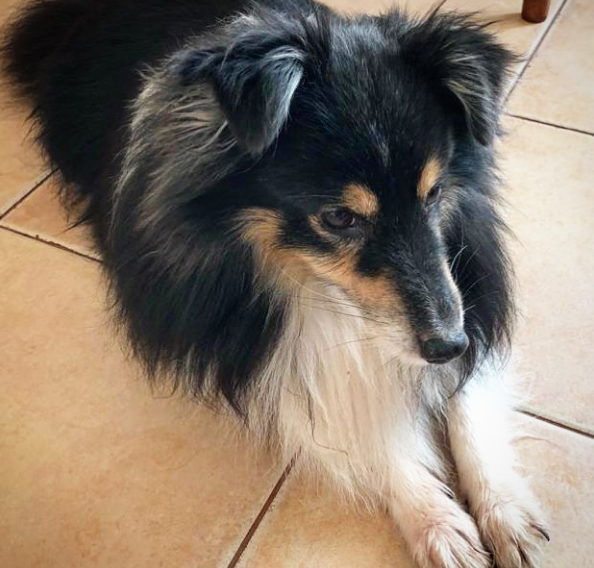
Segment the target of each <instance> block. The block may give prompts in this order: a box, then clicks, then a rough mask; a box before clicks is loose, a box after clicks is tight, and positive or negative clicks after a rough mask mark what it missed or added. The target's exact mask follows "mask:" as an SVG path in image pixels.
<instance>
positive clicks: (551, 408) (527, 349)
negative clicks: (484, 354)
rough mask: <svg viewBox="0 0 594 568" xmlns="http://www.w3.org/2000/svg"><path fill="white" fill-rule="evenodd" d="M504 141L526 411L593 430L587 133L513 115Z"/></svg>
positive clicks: (592, 172)
mask: <svg viewBox="0 0 594 568" xmlns="http://www.w3.org/2000/svg"><path fill="white" fill-rule="evenodd" d="M507 126H508V129H509V130H510V135H509V136H508V137H507V138H506V139H505V140H504V142H503V144H502V151H503V152H502V153H503V172H504V176H505V178H506V179H507V184H508V186H509V188H508V191H507V197H508V199H509V202H510V207H509V208H508V213H509V220H510V223H511V226H512V228H513V230H514V232H515V234H516V236H517V240H516V241H514V242H513V243H512V245H513V253H514V258H515V262H516V267H517V281H518V293H519V301H520V307H521V312H522V317H521V319H520V322H519V326H518V333H517V339H516V342H515V347H516V349H515V351H516V355H517V358H518V369H519V372H520V374H521V375H522V377H523V378H524V379H525V380H526V384H527V388H528V389H529V392H530V395H531V396H530V398H529V402H528V405H529V406H530V407H531V408H533V409H535V410H536V411H538V412H541V413H543V414H545V415H547V416H553V417H556V418H561V419H562V420H564V421H566V422H567V423H569V424H573V425H578V427H580V428H582V429H586V430H589V431H594V382H593V381H592V380H591V378H592V338H593V337H594V303H593V302H592V279H593V278H594V256H593V255H592V254H591V249H592V243H593V242H594V224H593V223H592V219H594V201H593V200H592V179H594V162H592V156H593V155H594V137H591V136H587V135H583V134H578V133H574V132H570V131H567V130H560V129H557V128H553V127H549V126H543V125H539V124H535V123H531V122H528V121H523V120H519V119H511V120H509V121H508V123H507Z"/></svg>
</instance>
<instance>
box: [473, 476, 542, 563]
mask: <svg viewBox="0 0 594 568" xmlns="http://www.w3.org/2000/svg"><path fill="white" fill-rule="evenodd" d="M523 493H525V494H524V495H517V494H516V495H514V496H510V495H509V494H508V493H503V494H492V495H490V496H488V497H487V498H486V499H485V500H484V501H483V502H482V503H481V505H480V506H479V507H478V509H477V511H476V519H477V523H478V526H479V530H480V533H481V536H482V539H483V542H484V543H485V544H486V545H487V546H488V547H489V549H490V550H491V552H492V553H493V556H494V557H495V562H496V565H497V568H537V567H538V566H539V557H540V552H541V548H542V546H543V545H544V544H545V542H547V541H549V534H548V531H547V528H546V526H545V524H544V523H543V521H542V520H541V513H540V509H539V507H538V504H537V502H536V500H535V499H534V497H532V495H531V494H530V492H529V490H528V489H527V488H526V489H525V491H523Z"/></svg>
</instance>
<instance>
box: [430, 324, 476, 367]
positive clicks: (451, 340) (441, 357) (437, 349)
mask: <svg viewBox="0 0 594 568" xmlns="http://www.w3.org/2000/svg"><path fill="white" fill-rule="evenodd" d="M467 348H468V337H467V336H466V334H465V333H464V332H463V331H460V332H457V333H455V334H452V335H439V336H431V337H428V338H427V339H424V340H421V355H422V356H423V359H425V361H427V362H428V363H436V364H441V363H447V362H448V361H451V360H452V359H455V358H456V357H460V355H462V354H463V353H464V351H466V349H467Z"/></svg>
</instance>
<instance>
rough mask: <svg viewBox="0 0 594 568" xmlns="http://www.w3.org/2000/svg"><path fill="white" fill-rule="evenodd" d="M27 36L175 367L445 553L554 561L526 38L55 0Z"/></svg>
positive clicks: (75, 180) (15, 68)
mask: <svg viewBox="0 0 594 568" xmlns="http://www.w3.org/2000/svg"><path fill="white" fill-rule="evenodd" d="M4 55H5V61H6V65H5V67H6V69H5V70H6V73H7V76H8V77H9V78H10V80H11V82H12V84H13V85H14V86H15V87H16V90H17V92H18V94H19V96H21V97H22V98H24V99H25V100H26V101H28V104H29V105H30V106H31V108H32V117H33V120H34V122H35V124H36V128H37V136H38V140H39V143H40V146H41V148H42V149H43V151H44V153H45V155H46V156H47V158H48V161H49V163H50V164H51V166H52V167H54V168H55V169H56V170H57V171H58V173H59V175H60V177H61V179H62V181H63V184H62V185H63V196H64V197H65V200H66V201H67V202H68V203H69V204H70V205H71V204H73V203H77V204H78V206H79V208H80V207H81V208H82V209H83V213H82V215H81V217H80V222H86V223H88V224H89V225H90V226H91V228H92V231H93V235H94V239H95V242H96V243H97V247H98V249H99V250H100V252H101V254H102V257H103V259H104V266H105V271H106V273H107V275H108V276H109V281H110V285H111V292H112V294H113V297H114V299H115V305H116V312H117V313H116V318H117V321H119V322H121V323H122V324H123V326H124V328H125V329H126V330H127V334H128V337H129V342H130V345H131V347H132V349H133V351H134V353H135V354H136V355H137V356H138V358H139V360H140V361H142V363H143V364H144V367H145V368H146V373H147V376H148V377H149V378H152V379H155V378H157V377H167V378H168V379H169V380H170V381H172V384H173V385H174V387H175V388H179V389H181V390H183V392H185V393H187V394H188V395H190V396H192V397H196V398H198V399H200V400H202V401H205V402H206V403H209V404H214V405H216V406H217V407H218V408H220V409H221V411H222V412H225V410H229V411H231V410H232V411H233V412H228V414H230V415H231V414H232V415H234V416H237V417H239V419H240V420H241V421H242V422H243V423H244V424H245V427H246V428H247V430H248V431H249V432H251V433H252V434H253V435H255V436H256V437H257V438H258V439H261V440H265V441H268V442H272V443H274V445H275V447H276V448H277V450H278V452H279V453H281V454H283V455H284V456H285V457H286V458H287V459H289V458H291V457H293V456H294V455H296V454H297V453H299V459H298V464H299V466H300V467H302V468H304V469H307V470H309V471H310V472H312V473H314V474H319V475H324V476H326V477H327V478H329V479H330V480H331V481H332V482H333V483H334V484H335V485H336V486H337V488H338V489H339V490H340V491H341V492H342V493H344V494H345V495H347V496H349V497H352V498H353V499H355V500H359V501H361V502H364V503H367V504H369V505H371V506H374V507H378V508H384V509H387V510H388V511H389V513H390V515H391V516H392V517H393V519H394V521H395V523H396V524H397V526H398V528H399V530H400V532H401V533H402V535H403V537H404V539H405V540H406V542H407V544H408V547H409V549H410V551H411V553H412V556H413V557H414V559H415V561H416V562H417V563H418V565H419V566H422V567H424V568H488V567H489V566H491V565H492V561H494V562H495V563H496V564H497V566H498V567H499V568H520V567H526V568H535V567H536V566H537V564H538V558H539V556H540V551H541V548H542V545H543V544H544V541H545V540H549V537H548V534H547V530H546V528H545V524H544V523H543V520H542V513H541V510H540V508H539V506H538V504H537V502H536V500H535V498H534V497H533V495H532V493H531V490H530V489H529V486H528V483H527V481H526V480H525V479H524V478H523V477H521V476H520V475H519V473H518V472H517V471H516V462H515V457H514V452H513V450H512V447H511V440H512V438H513V435H514V432H513V428H512V426H511V422H510V415H511V404H512V403H511V398H510V395H509V388H508V387H507V386H506V385H507V384H508V382H507V381H506V380H505V376H506V371H505V360H506V353H507V351H508V348H509V343H510V338H511V334H512V329H513V320H514V305H513V291H512V272H511V267H510V264H509V259H508V256H507V254H506V250H505V233H506V227H505V224H504V222H503V220H502V218H501V216H500V212H499V200H498V190H497V186H498V178H497V169H496V159H495V158H496V157H495V152H494V142H495V140H496V139H497V137H498V136H499V134H500V120H499V119H500V113H501V107H502V99H503V97H504V93H505V84H506V78H507V76H508V74H509V72H510V69H511V66H512V64H513V62H514V55H513V54H512V53H510V52H509V51H508V50H507V49H505V48H504V47H503V46H502V45H500V44H499V43H498V42H497V41H496V40H495V39H494V38H493V37H492V36H491V35H490V34H489V33H488V32H487V31H486V30H485V28H484V26H481V25H479V24H477V23H476V22H475V21H474V20H473V19H472V17H471V16H466V15H461V14H458V13H448V12H444V11H443V10H442V9H441V8H436V9H434V10H433V11H431V12H430V13H429V14H427V15H425V16H422V17H410V16H407V15H405V14H404V13H402V12H400V11H398V10H393V11H391V12H388V13H386V14H384V15H380V16H357V17H345V16H342V15H339V14H337V13H335V12H334V11H332V10H331V9H330V8H328V7H325V6H323V5H320V4H317V3H315V2H313V1H312V0H278V1H273V0H258V1H257V2H253V3H250V2H247V1H245V0H217V1H216V2H214V1H212V2H211V1H203V2H199V1H197V0H142V1H140V0H44V1H37V2H34V3H32V4H30V5H28V6H26V7H25V8H24V10H23V11H22V12H21V13H20V14H19V15H18V16H17V17H16V19H15V20H14V21H13V22H12V23H11V25H10V28H9V31H8V34H7V39H6V41H5V44H4ZM452 468H453V469H454V470H455V475H456V481H455V482H454V481H452V475H451V469H452ZM454 485H455V488H454Z"/></svg>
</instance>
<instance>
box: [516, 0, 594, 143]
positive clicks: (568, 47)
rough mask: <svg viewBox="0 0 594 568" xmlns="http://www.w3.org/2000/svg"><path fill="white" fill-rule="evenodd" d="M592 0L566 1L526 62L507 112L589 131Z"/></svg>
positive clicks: (592, 117)
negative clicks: (557, 17) (527, 64)
mask: <svg viewBox="0 0 594 568" xmlns="http://www.w3.org/2000/svg"><path fill="white" fill-rule="evenodd" d="M593 24H594V2H592V1H591V0H571V2H570V3H569V4H568V5H567V6H566V7H565V8H564V9H563V12H562V13H561V15H560V16H559V19H558V21H557V23H556V25H555V27H554V29H553V30H551V33H550V35H549V36H548V37H547V38H546V39H545V41H544V42H543V45H542V46H541V48H540V49H539V51H538V53H537V54H536V56H535V58H534V60H533V61H532V62H531V63H530V65H529V67H528V69H527V70H526V73H525V74H524V77H522V81H521V83H520V85H519V86H518V88H517V89H516V91H515V92H514V94H513V96H512V97H511V100H510V112H512V113H513V114H516V115H520V116H525V117H529V118H535V119H538V120H541V121H544V122H549V123H552V124H558V125H561V126H566V127H569V128H576V129H578V130H585V131H587V132H592V133H594V112H593V110H592V109H594V57H592V55H593V54H594V34H593V33H592V26H593Z"/></svg>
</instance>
